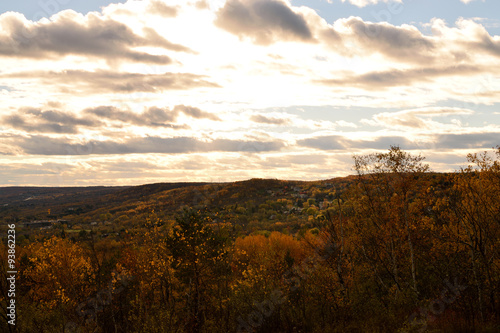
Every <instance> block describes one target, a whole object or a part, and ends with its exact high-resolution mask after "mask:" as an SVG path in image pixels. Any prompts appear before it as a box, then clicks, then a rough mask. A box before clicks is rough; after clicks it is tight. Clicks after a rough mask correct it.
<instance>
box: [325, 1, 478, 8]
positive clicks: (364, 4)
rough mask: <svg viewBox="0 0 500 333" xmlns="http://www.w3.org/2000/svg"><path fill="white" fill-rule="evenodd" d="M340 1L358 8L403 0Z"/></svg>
mask: <svg viewBox="0 0 500 333" xmlns="http://www.w3.org/2000/svg"><path fill="white" fill-rule="evenodd" d="M327 1H328V2H329V3H332V2H333V1H335V0H327ZM461 1H473V0H461ZM342 2H349V3H351V4H353V5H355V6H358V7H360V8H362V7H365V6H368V5H376V4H378V3H381V2H384V3H388V2H399V3H402V2H403V0H342Z"/></svg>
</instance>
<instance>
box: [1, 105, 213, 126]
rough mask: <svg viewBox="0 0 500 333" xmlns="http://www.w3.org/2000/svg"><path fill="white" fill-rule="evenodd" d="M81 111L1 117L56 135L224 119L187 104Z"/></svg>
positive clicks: (4, 121) (6, 123)
mask: <svg viewBox="0 0 500 333" xmlns="http://www.w3.org/2000/svg"><path fill="white" fill-rule="evenodd" d="M50 104H53V103H50ZM80 114H81V116H77V115H75V114H73V113H71V112H68V111H60V110H50V109H49V110H43V109H40V108H28V107H23V108H20V109H18V110H17V111H16V112H15V113H12V114H8V115H5V116H3V117H0V120H1V121H2V124H3V125H4V126H9V127H11V128H14V129H16V130H21V131H24V132H26V133H52V134H76V133H80V132H81V131H80V129H81V128H82V127H83V128H93V129H104V128H108V127H120V128H121V127H123V124H124V123H125V124H128V125H133V126H144V127H151V128H155V127H165V128H172V129H188V128H189V126H187V125H185V124H178V123H177V121H178V116H179V115H180V114H185V115H186V116H188V117H191V118H195V119H209V120H213V121H220V118H219V117H217V116H216V115H214V114H212V113H209V112H206V111H202V110H200V109H198V108H195V107H192V106H185V105H177V106H175V107H174V108H172V109H170V108H160V107H157V106H151V107H148V108H146V109H145V110H144V111H143V112H141V113H136V112H133V111H131V110H121V109H119V108H117V107H114V106H98V107H93V108H87V109H84V110H83V111H81V112H80ZM117 123H118V124H117Z"/></svg>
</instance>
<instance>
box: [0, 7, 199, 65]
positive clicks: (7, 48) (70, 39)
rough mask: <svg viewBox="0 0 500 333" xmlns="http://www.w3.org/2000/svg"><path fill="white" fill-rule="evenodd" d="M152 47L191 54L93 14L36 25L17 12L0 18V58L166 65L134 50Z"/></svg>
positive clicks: (163, 59)
mask: <svg viewBox="0 0 500 333" xmlns="http://www.w3.org/2000/svg"><path fill="white" fill-rule="evenodd" d="M143 46H152V47H160V48H164V49H168V50H172V51H182V52H192V51H191V50H190V49H189V48H187V47H185V46H182V45H178V44H174V43H171V42H169V41H167V40H166V39H165V38H163V37H161V36H160V35H158V34H157V33H155V32H154V30H152V29H151V28H148V29H146V30H145V36H139V35H137V34H136V33H134V32H133V30H132V29H131V28H130V27H129V26H127V25H126V24H125V23H122V22H118V21H114V20H112V19H110V18H106V17H103V16H101V15H99V14H96V13H89V14H88V15H86V16H83V15H81V14H78V13H76V12H74V11H72V10H65V11H62V12H60V13H58V14H56V15H54V16H53V17H52V18H51V20H50V21H49V20H41V21H38V22H36V23H33V22H31V21H28V20H26V18H25V17H24V16H23V15H22V14H19V13H13V12H7V13H5V14H2V15H0V55H1V56H12V57H26V58H36V59H43V58H54V57H61V56H68V55H79V56H85V57H97V58H101V59H106V60H107V61H116V60H120V59H121V60H129V61H134V62H144V63H153V64H169V63H171V62H172V60H171V58H170V57H168V56H166V55H156V54H150V53H147V52H141V51H137V50H135V49H134V48H136V47H143Z"/></svg>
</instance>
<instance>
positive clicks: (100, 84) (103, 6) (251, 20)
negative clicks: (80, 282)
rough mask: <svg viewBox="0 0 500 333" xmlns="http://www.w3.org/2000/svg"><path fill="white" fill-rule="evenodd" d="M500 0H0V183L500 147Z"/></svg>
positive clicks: (251, 169) (332, 170) (217, 178)
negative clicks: (394, 149)
mask: <svg viewBox="0 0 500 333" xmlns="http://www.w3.org/2000/svg"><path fill="white" fill-rule="evenodd" d="M499 12H500V1H496V0H483V1H482V0H441V1H431V0H213V1H208V0H140V1H137V0H135V1H99V0H91V1H89V0H85V1H83V0H38V1H36V0H26V1H9V2H2V3H0V61H1V63H2V66H1V68H0V186H92V185H137V184H146V183H156V182H181V181H182V182H185V181H207V182H227V181H237V180H245V179H250V178H278V179H294V180H318V179H329V178H333V177H339V176H346V175H350V174H354V170H353V160H352V157H353V155H359V154H361V155H363V154H369V153H374V152H381V151H387V149H389V148H390V146H391V145H398V146H400V147H401V148H402V149H404V150H407V151H408V152H410V153H412V154H415V155H418V154H421V155H423V156H425V157H426V162H427V163H429V165H430V167H431V169H432V170H433V171H438V172H446V171H453V170H458V169H459V168H460V167H463V166H465V165H466V163H467V161H466V155H467V154H468V153H476V152H481V151H485V150H491V149H492V148H493V147H496V146H497V145H499V144H500V17H499V16H498V13H499Z"/></svg>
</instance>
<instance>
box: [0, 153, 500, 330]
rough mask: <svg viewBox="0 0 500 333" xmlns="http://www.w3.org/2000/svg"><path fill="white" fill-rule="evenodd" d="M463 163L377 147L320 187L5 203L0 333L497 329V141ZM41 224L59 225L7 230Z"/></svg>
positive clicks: (188, 189)
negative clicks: (452, 167) (11, 306)
mask: <svg viewBox="0 0 500 333" xmlns="http://www.w3.org/2000/svg"><path fill="white" fill-rule="evenodd" d="M464 158H466V160H467V166H465V167H463V168H461V169H459V170H457V171H455V172H451V173H437V172H433V171H432V170H431V169H430V167H429V166H428V164H426V163H425V158H424V157H423V156H420V155H414V154H411V153H409V152H406V151H404V150H402V149H400V148H399V147H398V146H391V147H390V149H388V150H387V151H386V152H380V153H373V154H367V155H355V156H354V157H353V170H355V174H354V175H352V176H349V177H344V178H338V179H332V180H329V181H316V182H299V181H281V180H277V179H268V180H262V179H261V180H259V179H252V180H249V181H245V182H236V183H214V184H205V183H203V184H201V183H200V184H193V185H192V186H191V185H190V184H183V185H182V186H179V187H175V186H166V185H165V186H162V185H155V186H154V188H153V187H151V188H150V189H154V190H152V191H151V193H148V188H147V187H133V188H126V189H125V188H124V189H120V190H119V191H118V190H117V191H118V192H117V191H114V190H113V191H111V190H106V191H104V190H100V191H101V192H102V193H101V192H99V193H100V195H101V196H99V197H97V196H94V197H93V198H92V201H91V202H90V201H85V200H86V199H85V200H84V199H82V198H80V197H79V198H77V199H75V200H76V201H74V202H69V201H67V202H66V201H64V200H59V206H58V205H57V204H56V203H55V202H57V200H58V199H57V198H54V199H53V201H50V200H49V201H47V202H46V203H44V205H43V207H42V206H41V205H40V207H38V208H40V209H38V208H37V207H35V206H36V205H35V206H25V207H24V206H19V207H21V208H16V209H14V208H12V209H11V208H9V209H11V210H8V209H7V208H5V209H4V210H3V211H2V212H3V213H2V215H0V218H1V222H2V223H1V226H0V228H1V232H2V233H1V235H2V242H1V244H0V256H1V258H0V274H1V275H2V276H1V279H0V304H1V309H0V316H1V317H2V321H3V323H2V325H0V326H1V330H2V332H23V333H24V332H26V333H34V332H110V333H111V332H114V333H116V332H158V333H160V332H179V333H182V332H190V333H191V332H193V333H198V332H207V333H208V332H276V333H278V332H283V333H285V332H287V333H288V332H290V333H292V332H293V333H296V332H499V331H500V146H499V147H497V148H495V149H493V150H491V151H486V152H478V153H476V154H469V155H468V156H466V157H464ZM320 176H321V175H318V178H320ZM120 191H121V192H120ZM117 193H118V194H117ZM44 200H46V199H44ZM23 202H24V201H23ZM28 202H29V201H28ZM52 202H54V203H52ZM23 204H24V203H23ZM9 207H10V206H9ZM22 207H24V208H22ZM37 209H38V210H37ZM46 218H48V219H54V220H58V219H59V220H60V221H59V222H58V223H54V225H53V226H52V227H51V228H45V229H39V230H38V229H33V228H29V227H27V226H26V225H23V224H22V222H23V221H30V220H37V219H46ZM13 224H14V225H15V228H16V247H15V253H16V261H15V268H16V271H17V274H16V286H15V288H16V296H15V302H16V325H15V326H14V325H8V324H6V323H7V322H8V321H9V317H8V313H9V312H8V309H7V305H8V301H9V299H10V297H9V296H8V293H9V288H10V284H9V280H7V278H8V277H9V274H7V272H8V271H9V270H10V269H9V267H8V262H9V261H8V254H9V252H8V245H7V244H8V242H7V230H8V229H9V225H13Z"/></svg>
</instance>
